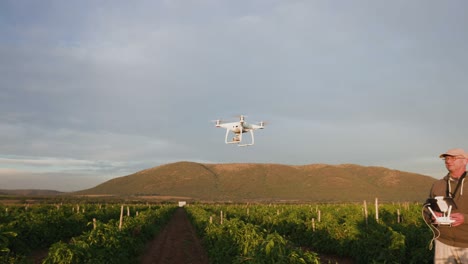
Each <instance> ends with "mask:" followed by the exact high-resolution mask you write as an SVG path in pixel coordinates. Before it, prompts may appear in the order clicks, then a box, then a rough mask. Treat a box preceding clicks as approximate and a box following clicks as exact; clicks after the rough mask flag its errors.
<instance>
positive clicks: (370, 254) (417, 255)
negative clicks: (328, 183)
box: [189, 204, 433, 263]
mask: <svg viewBox="0 0 468 264" xmlns="http://www.w3.org/2000/svg"><path fill="white" fill-rule="evenodd" d="M189 212H190V213H191V214H192V215H193V217H192V219H193V220H192V221H193V222H194V224H195V225H196V226H197V228H198V230H199V232H200V236H202V237H204V240H205V242H206V243H207V245H208V246H209V247H210V246H212V245H211V244H210V242H209V241H211V240H212V238H211V237H210V230H212V229H213V228H224V229H226V232H231V233H230V234H229V235H231V236H234V237H235V236H236V235H235V234H236V232H237V231H236V232H234V233H232V231H228V230H227V227H226V225H232V223H233V222H235V223H239V222H240V223H242V224H240V225H243V226H249V228H250V229H251V230H262V232H264V233H265V234H278V235H280V236H281V237H283V238H284V239H285V240H287V241H289V242H290V243H292V245H293V246H295V247H302V248H306V249H309V250H311V251H313V252H320V253H327V254H333V255H338V256H342V257H349V258H352V259H354V261H355V262H356V263H431V261H432V254H433V253H432V252H431V251H430V250H429V249H428V243H429V241H430V239H431V238H432V233H431V231H430V229H429V228H428V227H427V226H426V225H425V223H424V221H423V220H422V218H421V214H420V213H421V205H418V204H412V205H406V206H401V205H392V204H384V205H379V209H378V216H379V218H378V219H377V218H376V215H377V214H376V212H375V209H370V210H369V212H368V213H369V215H368V217H367V218H366V215H365V214H364V210H363V207H362V205H359V204H346V205H330V204H328V205H273V206H267V205H249V206H247V205H196V206H190V207H189ZM210 222H211V223H210ZM221 222H222V224H221ZM236 225H237V226H238V225H239V224H236ZM224 229H223V230H224ZM234 230H236V229H234ZM252 232H253V231H252ZM244 236H246V237H249V238H251V236H250V235H249V233H248V232H247V233H244ZM228 243H230V242H228ZM250 243H252V242H250ZM208 250H210V249H208ZM216 250H219V249H216ZM232 250H234V249H232ZM232 250H231V252H230V253H229V254H234V255H235V254H239V252H240V251H239V250H237V251H236V252H232ZM241 255H242V254H241ZM241 255H237V256H241ZM255 263H257V262H255ZM284 263H287V262H284Z"/></svg>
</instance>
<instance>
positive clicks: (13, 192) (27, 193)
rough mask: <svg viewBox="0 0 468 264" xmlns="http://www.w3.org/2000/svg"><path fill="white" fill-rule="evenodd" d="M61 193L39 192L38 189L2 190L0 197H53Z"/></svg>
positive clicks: (0, 190)
mask: <svg viewBox="0 0 468 264" xmlns="http://www.w3.org/2000/svg"><path fill="white" fill-rule="evenodd" d="M59 194H62V192H59V191H53V190H39V189H18V190H2V189H0V195H15V196H53V195H59Z"/></svg>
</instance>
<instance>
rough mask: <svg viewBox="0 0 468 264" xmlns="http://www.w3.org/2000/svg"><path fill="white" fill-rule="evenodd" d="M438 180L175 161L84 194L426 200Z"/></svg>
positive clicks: (328, 168)
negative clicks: (430, 189)
mask: <svg viewBox="0 0 468 264" xmlns="http://www.w3.org/2000/svg"><path fill="white" fill-rule="evenodd" d="M435 180H436V179H434V178H432V177H429V176H424V175H420V174H415V173H408V172H402V171H397V170H390V169H386V168H383V167H364V166H358V165H351V164H345V165H325V164H312V165H303V166H290V165H281V164H201V163H194V162H176V163H171V164H166V165H162V166H158V167H154V168H151V169H147V170H143V171H140V172H137V173H134V174H131V175H128V176H123V177H119V178H114V179H112V180H109V181H107V182H105V183H102V184H100V185H98V186H96V187H94V188H91V189H87V190H83V191H79V192H76V193H75V194H80V195H160V196H181V197H188V198H189V199H193V200H203V201H279V200H297V201H323V202H325V201H362V200H373V199H374V198H375V197H378V198H379V199H380V200H382V201H421V202H422V201H424V200H425V199H426V198H427V194H428V193H429V188H430V186H431V185H432V183H433V182H434V181H435Z"/></svg>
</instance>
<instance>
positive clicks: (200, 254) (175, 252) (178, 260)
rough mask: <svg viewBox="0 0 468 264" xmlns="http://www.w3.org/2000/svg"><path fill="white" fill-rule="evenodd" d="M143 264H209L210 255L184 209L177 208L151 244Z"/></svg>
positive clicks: (142, 260)
mask: <svg viewBox="0 0 468 264" xmlns="http://www.w3.org/2000/svg"><path fill="white" fill-rule="evenodd" d="M141 263H142V264H163V263H164V264H208V263H209V261H208V255H207V254H206V251H205V249H204V248H203V247H202V245H201V242H200V240H199V239H198V237H197V234H196V232H195V229H194V228H193V226H192V224H191V223H190V221H189V219H188V217H187V213H186V212H185V210H184V209H183V208H177V210H176V211H175V213H174V216H173V217H172V219H171V220H170V221H169V223H168V224H167V226H166V227H165V228H164V229H163V230H161V232H160V233H159V235H157V236H156V237H155V238H154V239H153V240H152V241H150V242H149V244H148V246H147V249H146V251H145V253H144V254H143V256H142V258H141Z"/></svg>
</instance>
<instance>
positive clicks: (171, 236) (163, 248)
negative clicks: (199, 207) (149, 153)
mask: <svg viewBox="0 0 468 264" xmlns="http://www.w3.org/2000/svg"><path fill="white" fill-rule="evenodd" d="M320 261H321V263H331V264H336V263H339V264H353V263H354V261H352V260H351V259H348V258H341V257H336V256H329V255H320ZM141 263H142V264H208V263H209V260H208V255H207V254H206V251H205V249H204V248H203V247H202V245H201V241H200V240H199V238H198V236H197V234H196V232H195V229H194V228H193V226H192V224H191V223H190V221H189V219H188V217H187V212H186V211H185V210H184V209H183V208H177V210H176V212H175V213H174V216H173V217H172V219H171V220H170V221H169V223H168V225H167V226H166V227H165V228H164V229H163V230H161V232H160V233H159V235H157V236H156V237H155V238H154V239H153V240H152V241H150V242H149V244H148V246H147V248H146V251H145V253H144V254H143V256H142V258H141Z"/></svg>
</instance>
